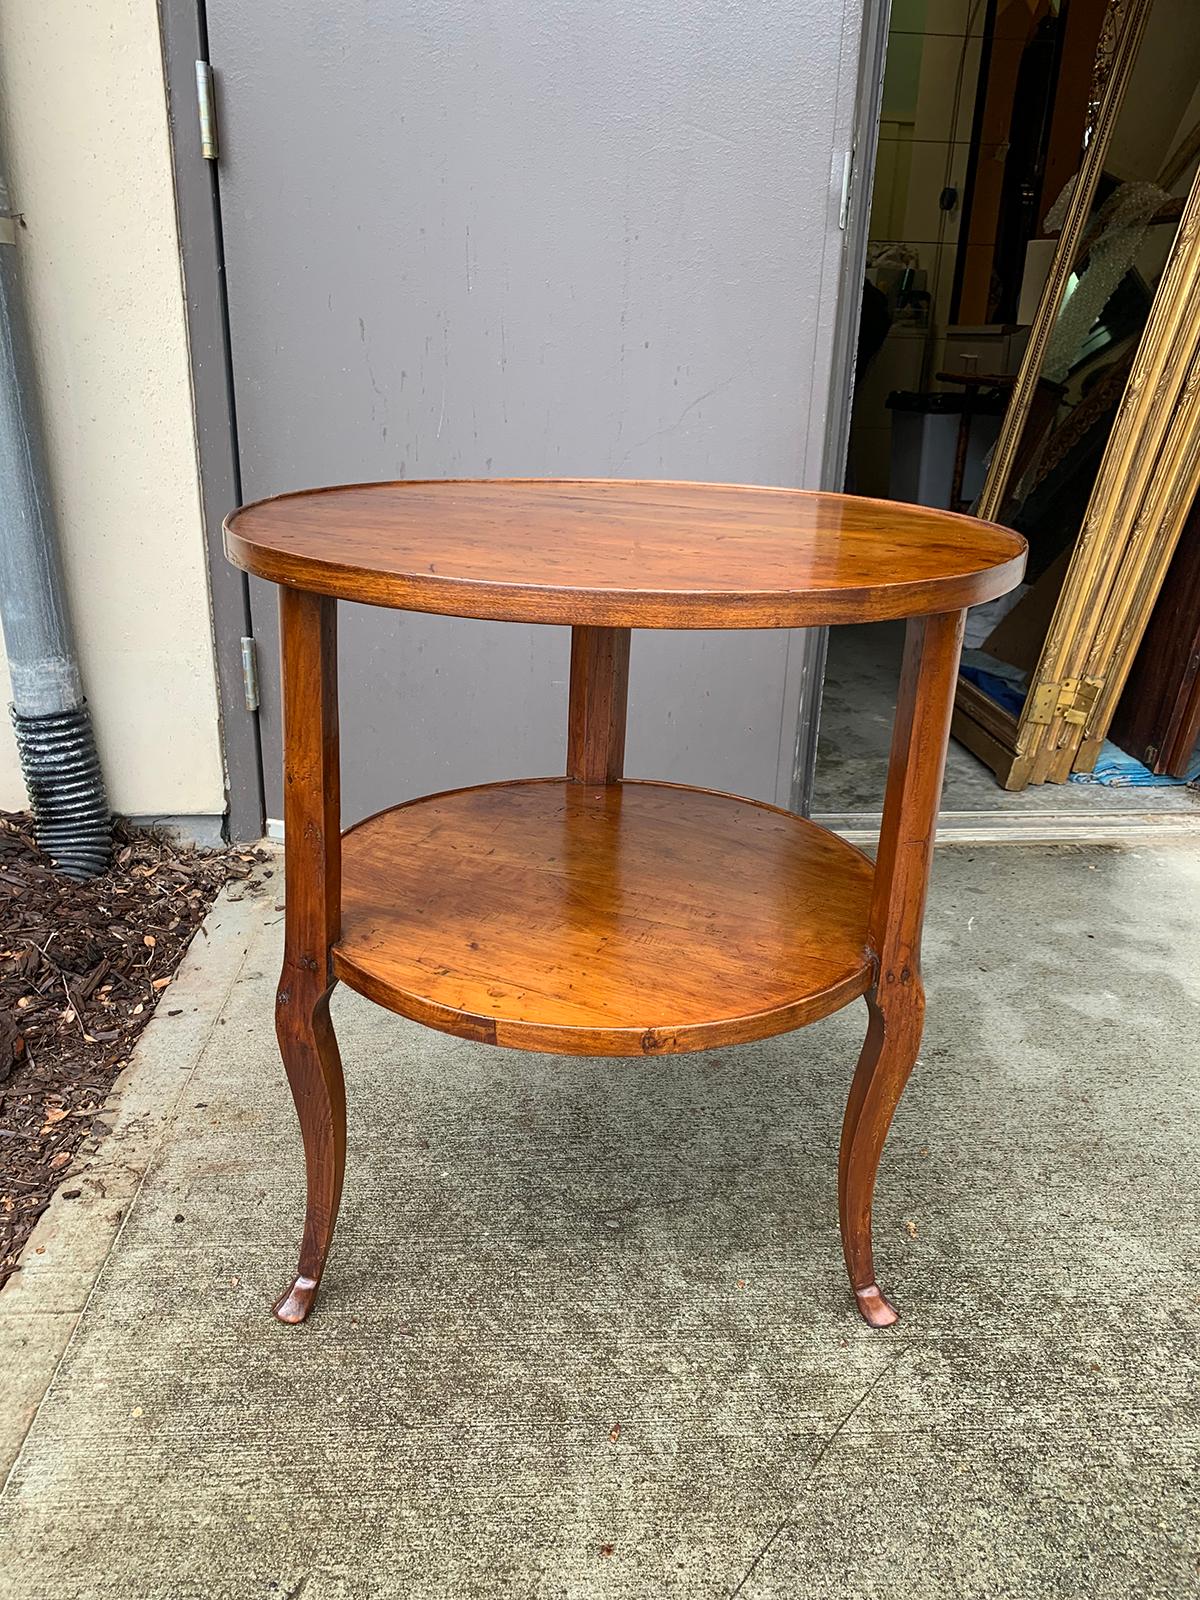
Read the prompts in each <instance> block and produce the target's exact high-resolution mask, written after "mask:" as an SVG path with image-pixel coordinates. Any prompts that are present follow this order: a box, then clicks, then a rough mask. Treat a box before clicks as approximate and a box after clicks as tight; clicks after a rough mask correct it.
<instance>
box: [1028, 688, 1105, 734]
mask: <svg viewBox="0 0 1200 1600" xmlns="http://www.w3.org/2000/svg"><path fill="white" fill-rule="evenodd" d="M1103 688H1104V679H1103V678H1064V679H1063V681H1062V682H1061V683H1039V684H1038V686H1037V688H1036V689H1035V690H1034V691H1033V693H1032V694H1031V695H1030V697H1029V701H1028V704H1027V706H1026V710H1025V721H1026V722H1032V723H1034V724H1036V725H1037V726H1038V727H1043V728H1044V727H1049V725H1050V723H1052V722H1053V721H1054V719H1055V717H1061V718H1062V719H1063V721H1064V722H1069V723H1071V724H1072V725H1073V726H1074V727H1077V728H1082V727H1083V726H1084V724H1085V723H1086V722H1087V719H1088V718H1089V717H1090V716H1091V714H1092V708H1093V706H1094V705H1095V704H1096V701H1097V700H1098V699H1099V698H1100V691H1101V689H1103Z"/></svg>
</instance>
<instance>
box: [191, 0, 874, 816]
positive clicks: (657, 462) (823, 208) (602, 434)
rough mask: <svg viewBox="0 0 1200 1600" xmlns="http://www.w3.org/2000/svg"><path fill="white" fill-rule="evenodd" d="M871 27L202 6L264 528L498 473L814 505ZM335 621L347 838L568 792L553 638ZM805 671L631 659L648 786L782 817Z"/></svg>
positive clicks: (244, 454) (834, 16) (809, 3)
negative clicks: (421, 480) (494, 789)
mask: <svg viewBox="0 0 1200 1600" xmlns="http://www.w3.org/2000/svg"><path fill="white" fill-rule="evenodd" d="M860 18H861V3H860V0H846V3H845V4H844V5H830V4H826V3H822V0H779V3H777V4H774V5H771V6H763V5H748V4H743V5H738V4H730V3H729V0H693V3H691V4H689V5H687V6H684V5H681V4H679V3H678V0H673V3H665V0H636V3H634V0H607V3H604V4H590V3H589V4H584V3H573V4H558V5H553V4H546V3H544V0H541V3H534V0H502V3H497V4H490V5H489V4H481V3H479V0H470V3H466V0H438V3H434V0H409V3H407V4H405V5H404V6H402V7H399V6H394V5H391V4H385V3H383V0H355V3H353V4H351V3H341V4H332V5H331V4H329V3H317V0H262V3H259V4H256V5H254V6H246V5H245V4H243V3H242V0H209V3H208V22H209V38H210V56H211V59H212V61H213V63H214V66H215V68H216V70H217V73H218V79H219V84H220V93H221V119H222V159H221V168H220V187H221V202H222V215H223V221H224V231H225V248H226V263H227V270H228V289H229V305H230V322H231V334H232V345H233V371H234V383H235V390H236V398H237V411H238V429H239V441H240V452H241V466H242V483H243V492H244V494H245V495H246V497H247V498H253V497H257V496H259V495H263V494H269V493H274V492H277V491H279V490H283V489H288V488H294V487H298V486H300V485H304V484H319V483H325V482H332V481H338V480H343V481H344V480H348V479H365V478H375V477H402V476H409V477H442V476H459V475H485V476H490V475H503V474H509V473H511V474H529V473H534V474H542V473H545V474H588V475H592V474H600V475H613V476H627V477H677V478H695V479H726V480H733V481H742V482H758V483H789V484H810V485H813V484H816V483H817V482H818V481H819V478H820V472H821V456H822V449H823V445H824V437H825V425H826V415H825V403H826V398H827V395H828V391H829V361H830V350H831V341H832V331H833V320H834V318H833V312H834V309H835V306H836V299H837V293H838V272H837V267H838V262H839V258H840V249H841V234H840V233H839V230H838V222H837V212H838V200H839V193H840V183H841V174H842V152H843V151H844V150H845V149H846V148H847V147H848V144H849V138H850V133H849V130H850V125H851V121H852V116H853V103H854V89H855V78H856V72H857V50H858V35H859V26H860ZM344 612H345V621H344V626H343V651H342V660H343V719H344V729H345V733H344V766H345V768H346V783H345V799H346V814H347V819H349V818H350V817H351V816H356V815H359V814H361V813H362V812H364V811H366V810H370V809H373V808H375V807H377V806H379V805H382V804H385V803H386V802H387V801H388V800H391V799H398V798H402V797H403V796H404V795H407V794H412V793H417V792H420V791H421V790H423V789H431V788H436V787H442V786H445V785H447V784H452V783H457V782H470V781H479V780H483V779H487V778H492V777H501V776H507V775H517V774H520V773H536V772H550V771H560V770H561V769H562V744H563V727H564V718H565V679H566V639H565V635H563V634H562V633H561V631H560V630H555V629H536V628H504V627H499V626H490V625H484V624H477V623H464V622H456V621H448V620H446V619H440V618H417V617H397V616H394V615H391V614H388V613H378V612H371V613H368V612H366V611H363V610H362V609H361V608H350V607H347V608H344ZM255 621H256V629H257V630H258V631H259V632H260V634H265V632H266V630H267V628H268V626H269V620H268V613H267V607H266V605H265V604H263V603H258V604H256V608H255ZM792 645H793V640H792V637H791V636H789V635H788V634H786V633H779V634H771V633H765V634H764V633H759V634H725V635H714V634H707V635H695V634H692V635H680V634H666V635H664V634H643V635H639V636H638V638H637V639H636V641H635V646H634V683H633V691H632V704H631V723H630V741H629V759H628V768H629V771H630V772H631V773H632V774H634V775H650V774H653V775H658V776H666V777H670V778H675V779H680V780H684V781H694V782H702V783H708V784H711V785H714V786H716V787H729V788H735V789H740V790H742V791H743V792H746V793H750V794H753V795H758V796H762V797H765V798H775V799H781V800H783V801H785V802H786V800H787V798H788V794H789V790H790V781H791V766H792V753H793V745H794V738H795V714H796V704H797V680H798V675H799V672H798V665H797V664H796V662H795V660H794V659H793V658H795V657H798V655H799V651H797V650H794V649H793V648H792ZM273 648H274V645H273V640H271V639H269V638H266V637H264V640H263V652H262V653H263V655H264V656H265V657H267V658H269V656H270V654H271V652H272V650H273ZM265 690H266V694H265V700H264V710H263V739H264V749H265V750H266V751H267V752H268V755H267V758H266V759H267V766H268V771H267V795H268V800H267V811H268V814H269V815H278V814H279V811H278V776H277V772H276V770H275V759H274V756H273V752H274V749H275V748H276V747H277V743H278V725H277V706H276V704H275V702H274V700H273V698H272V696H273V693H274V688H273V684H271V683H267V684H266V686H265Z"/></svg>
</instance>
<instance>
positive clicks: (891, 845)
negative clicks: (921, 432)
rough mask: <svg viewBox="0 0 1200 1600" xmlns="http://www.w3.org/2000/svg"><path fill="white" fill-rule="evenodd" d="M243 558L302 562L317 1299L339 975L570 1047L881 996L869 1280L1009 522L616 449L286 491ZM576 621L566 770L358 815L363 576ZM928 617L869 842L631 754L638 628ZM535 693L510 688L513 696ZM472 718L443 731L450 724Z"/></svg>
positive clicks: (292, 766)
mask: <svg viewBox="0 0 1200 1600" xmlns="http://www.w3.org/2000/svg"><path fill="white" fill-rule="evenodd" d="M225 546H226V551H227V553H228V555H229V558H230V560H231V561H234V562H236V563H237V565H238V566H240V567H243V568H245V570H246V571H248V572H252V573H256V574H257V575H258V576H259V577H261V578H267V579H269V580H270V581H271V582H273V583H276V584H278V585H279V590H280V611H281V618H282V635H283V720H284V832H285V841H286V846H285V848H286V869H285V870H286V886H287V910H286V916H285V924H284V925H285V953H284V961H283V974H282V976H281V978H280V982H279V992H278V997H277V1004H276V1029H277V1033H278V1038H279V1048H280V1051H281V1052H282V1055H283V1061H284V1066H285V1068H286V1070H287V1075H288V1080H289V1082H290V1084H291V1088H292V1092H293V1095H294V1097H295V1102H296V1110H297V1112H298V1113H299V1118H300V1126H301V1130H302V1134H303V1139H304V1153H305V1161H306V1167H307V1176H308V1205H307V1212H306V1217H305V1224H304V1237H303V1242H302V1244H301V1247H300V1263H299V1270H298V1272H297V1275H296V1277H295V1279H294V1281H293V1282H292V1284H291V1286H290V1287H289V1288H288V1289H287V1291H286V1292H285V1293H284V1294H283V1295H282V1297H281V1298H280V1300H279V1302H278V1304H277V1305H276V1307H275V1311H276V1314H277V1315H278V1316H279V1318H280V1319H281V1320H282V1321H284V1322H300V1321H302V1320H303V1319H304V1317H305V1316H306V1315H307V1313H308V1311H309V1309H310V1308H311V1306H312V1303H313V1298H314V1296H315V1294H316V1292H317V1286H318V1284H319V1283H320V1281H321V1273H322V1270H323V1268H324V1265H325V1258H326V1253H327V1251H328V1249H329V1242H330V1238H331V1236H332V1233H333V1228H334V1222H335V1220H336V1217H337V1210H338V1201H339V1198H340V1195H341V1190H342V1174H343V1170H344V1167H345V1155H346V1099H345V1089H344V1085H343V1080H342V1066H341V1061H340V1059H339V1055H338V1046H337V1041H336V1039H335V1038H334V1033H333V1028H332V1025H331V1023H330V1019H329V996H330V992H331V990H332V988H333V985H334V984H335V982H336V981H337V980H338V979H339V978H340V979H341V981H342V982H343V983H346V984H349V985H350V987H351V988H352V989H357V990H358V991H359V992H360V993H361V994H364V995H366V996H367V997H368V998H369V999H371V1000H374V1001H376V1002H377V1003H378V1004H379V1005H381V1006H386V1007H388V1008H389V1009H390V1010H392V1011H397V1012H399V1013H400V1014H401V1016H405V1017H410V1018H413V1019H414V1020H415V1021H417V1022H421V1023H424V1024H426V1025H427V1026H428V1027H431V1028H441V1029H443V1030H444V1031H445V1032H447V1033H453V1034H458V1035H459V1036H460V1037H462V1038H466V1039H476V1040H479V1041H481V1042H483V1043H487V1044H499V1045H508V1046H511V1047H513V1048H516V1049H520V1050H547V1051H553V1052H555V1053H559V1054H562V1055H580V1056H631V1055H649V1056H657V1055H669V1054H673V1053H677V1052H682V1051H688V1050H705V1049H709V1048H711V1047H713V1046H715V1045H731V1044H738V1043H740V1042H742V1041H744V1040H748V1039H762V1038H765V1037H767V1036H768V1035H770V1034H776V1033H783V1032H786V1031H787V1030H789V1029H791V1028H798V1027H800V1026H801V1025H802V1024H803V1023H806V1022H812V1021H814V1020H815V1019H816V1018H818V1017H824V1016H827V1015H828V1014H829V1013H830V1012H832V1011H836V1010H837V1009H838V1008H839V1007H841V1006H844V1005H847V1004H849V1002H850V1001H852V1000H855V999H857V998H858V996H860V995H862V996H865V998H866V1001H867V1007H868V1011H869V1022H868V1027H867V1037H866V1043H865V1044H864V1046H863V1049H862V1054H861V1056H860V1058H859V1062H858V1067H857V1069H856V1071H855V1073H854V1077H853V1080H852V1082H851V1085H850V1093H849V1099H848V1102H847V1105H846V1114H845V1122H844V1125H843V1129H842V1139H841V1152H840V1156H839V1162H838V1203H839V1210H840V1221H841V1234H842V1246H843V1249H844V1252H845V1257H846V1266H847V1269H848V1271H849V1274H850V1282H851V1285H852V1287H853V1289H854V1294H855V1296H856V1299H857V1302H858V1306H859V1309H860V1310H861V1312H862V1314H863V1316H864V1317H865V1318H866V1320H867V1321H868V1322H869V1323H872V1324H873V1325H874V1326H876V1327H882V1326H885V1325H886V1324H888V1323H890V1322H893V1321H895V1318H896V1311H895V1309H894V1308H893V1306H892V1305H891V1304H890V1302H889V1301H888V1299H887V1298H886V1296H885V1295H884V1293H883V1291H882V1290H881V1289H880V1288H879V1285H878V1284H877V1282H876V1279H875V1266H874V1261H873V1258H872V1247H871V1200H872V1194H873V1191H874V1187H875V1174H876V1170H877V1168H878V1166H879V1157H880V1152H881V1150H882V1148H883V1141H884V1138H885V1136H886V1134H887V1130H888V1126H889V1124H890V1123H891V1120H892V1114H893V1112H894V1111H895V1108H896V1104H897V1101H898V1100H899V1098H900V1094H901V1091H902V1090H903V1088H904V1084H905V1081H906V1080H907V1078H908V1075H909V1072H910V1071H911V1070H912V1066H913V1062H914V1060H915V1058H916V1053H917V1046H918V1044H919V1042H920V1038H921V1027H922V1020H923V1013H924V1005H925V1001H924V991H923V988H922V984H921V978H920V970H919V965H918V961H919V950H920V939H921V923H922V919H923V916H924V909H925V891H926V884H927V881H928V876H929V860H930V851H931V847H932V843H933V834H934V828H935V825H936V821H937V808H938V798H939V794H940V791H941V783H942V773H943V769H944V766H945V757H946V744H947V740H948V738H949V728H950V714H951V707H952V704H953V700H954V687H955V682H956V677H957V672H958V658H959V651H960V647H961V642H962V630H963V616H964V610H965V608H966V607H967V606H971V605H975V604H977V603H978V602H980V601H983V600H991V599H994V598H995V597H996V596H997V595H1001V594H1004V593H1005V591H1006V590H1008V589H1011V588H1012V587H1013V585H1014V584H1016V583H1017V582H1018V581H1019V579H1020V577H1021V573H1022V571H1023V569H1024V565H1025V543H1024V540H1023V539H1021V538H1020V536H1019V535H1018V534H1015V533H1011V532H1009V530H1007V529H1006V528H1001V527H997V526H995V525H994V524H991V523H986V522H979V521H977V520H975V519H973V518H970V517H964V516H954V515H951V514H949V513H948V512H941V511H930V510H925V509H922V508H919V507H915V506H903V505H895V504H892V503H890V502H887V501H881V500H862V499H856V498H852V497H848V496H843V495H834V494H811V493H805V492H803V491H800V490H791V489H761V488H745V487H740V486H737V485H731V484H706V483H631V482H619V481H608V480H604V479H597V480H573V481H558V480H551V479H530V480H524V481H486V482H484V481H462V482H430V483H411V482H410V483H379V484H363V485H356V486H353V487H348V488H336V489H319V490H313V491H310V492H307V493H301V494H289V495H282V496H280V497H278V498H277V499H273V500H264V501H260V502H259V503H258V504H255V505H250V506H246V507H244V508H243V509H242V510H240V511H238V512H235V513H234V515H233V516H231V517H230V518H229V520H228V522H227V524H226V536H225ZM338 600H356V601H360V602H365V603H366V604H368V605H377V606H391V607H394V608H395V609H398V610H402V611H432V612H440V613H443V614H446V615H449V616H456V617H477V618H486V619H488V620H491V621H501V622H524V623H542V624H545V623H557V624H566V625H568V626H569V627H570V629H571V664H570V689H569V704H568V711H567V728H566V760H565V769H566V770H565V774H564V775H562V776H556V777H541V778H530V779H526V780H521V781H519V782H515V783H491V784H484V785H482V786H480V787H477V788H470V789H456V790H453V791H451V792H449V793H447V794H436V795H429V796H426V797H425V798H423V799H420V800H411V801H409V802H407V803H406V804H403V805H398V806H395V807H393V808H392V809H391V810H388V811H383V812H381V813H380V814H379V815H377V816H374V817H369V818H368V819H367V820H366V821H365V822H360V823H358V824H357V825H356V826H355V827H352V828H350V829H348V830H347V831H346V832H345V833H343V832H342V831H341V818H340V814H339V757H338V694H337V632H336V627H337V622H336V619H337V604H336V603H337V601H338ZM897 617H906V618H908V619H909V620H908V631H907V642H906V645H905V652H904V665H903V669H902V674H901V682H900V695H899V703H898V706H897V709H896V719H895V728H894V732H893V736H892V753H891V764H890V766H889V769H888V779H887V790H886V794H885V797H884V805H883V823H882V831H881V834H880V840H879V848H878V852H877V855H876V859H875V862H874V864H872V862H871V861H870V860H869V859H868V857H867V856H865V855H863V854H861V853H860V852H859V851H858V850H856V849H854V848H853V847H852V846H851V845H849V844H847V843H846V842H845V841H844V840H842V839H839V838H838V837H837V836H836V835H835V834H832V833H829V832H827V831H826V830H825V829H823V828H820V827H817V826H816V825H815V824H814V823H812V822H809V821H806V820H805V819H803V818H801V817H797V816H793V815H792V814H791V813H790V812H787V811H782V810H780V809H779V808H778V807H776V806H770V805H763V804H761V803H759V802H757V801H753V800H744V799H739V798H737V797H735V796H733V795H727V794H716V793H713V792H712V791H710V790H707V789H693V788H684V787H681V786H679V785H675V784H670V783H657V782H646V781H642V780H638V781H636V782H633V781H630V780H627V779H625V778H623V776H622V767H623V754H624V745H625V705H626V688H627V681H628V666H629V638H630V630H631V629H633V628H806V627H811V626H814V625H818V624H825V623H846V622H873V621H883V620H890V619H893V618H897ZM516 715H519V708H516V707H514V716H516ZM448 736H449V735H448Z"/></svg>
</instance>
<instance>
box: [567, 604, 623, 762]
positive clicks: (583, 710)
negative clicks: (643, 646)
mask: <svg viewBox="0 0 1200 1600" xmlns="http://www.w3.org/2000/svg"><path fill="white" fill-rule="evenodd" d="M629 632H630V630H629V629H628V628H586V627H575V628H572V629H571V699H570V707H569V710H568V713H567V777H568V778H573V779H574V780H575V782H576V783H616V782H617V781H618V780H619V779H620V778H621V776H622V775H623V773H624V771H625V710H626V705H627V703H628V698H629Z"/></svg>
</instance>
